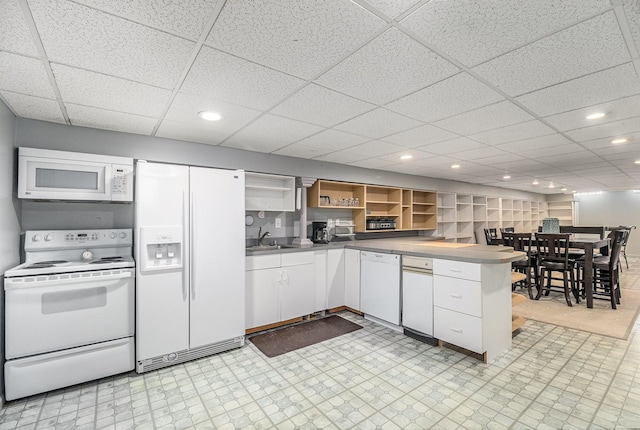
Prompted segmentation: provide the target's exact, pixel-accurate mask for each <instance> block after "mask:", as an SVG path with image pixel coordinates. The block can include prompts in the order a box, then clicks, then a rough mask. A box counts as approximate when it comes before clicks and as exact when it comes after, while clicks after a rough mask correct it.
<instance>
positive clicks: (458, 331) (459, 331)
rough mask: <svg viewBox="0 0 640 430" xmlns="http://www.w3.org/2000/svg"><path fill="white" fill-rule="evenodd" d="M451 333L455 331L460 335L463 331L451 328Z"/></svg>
mask: <svg viewBox="0 0 640 430" xmlns="http://www.w3.org/2000/svg"><path fill="white" fill-rule="evenodd" d="M451 331H455V332H456V333H460V334H462V329H460V328H453V327H452V328H451Z"/></svg>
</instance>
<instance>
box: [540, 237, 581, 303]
mask: <svg viewBox="0 0 640 430" xmlns="http://www.w3.org/2000/svg"><path fill="white" fill-rule="evenodd" d="M536 246H537V251H538V266H539V279H540V287H539V288H538V294H537V295H536V297H535V299H536V300H540V297H542V294H543V293H544V295H545V296H548V295H549V293H550V292H551V291H560V292H564V297H565V300H566V302H567V305H568V306H573V303H571V293H573V295H574V297H575V298H576V301H579V300H580V299H579V294H578V289H577V288H576V282H575V276H574V273H573V269H574V267H575V261H574V260H571V259H570V258H569V234H568V233H536ZM553 272H561V273H562V286H563V288H562V290H560V289H559V287H558V286H556V285H553V284H552V280H555V279H559V278H554V277H553V276H552V274H553ZM545 274H546V276H547V279H546V284H545ZM569 282H570V283H571V287H569Z"/></svg>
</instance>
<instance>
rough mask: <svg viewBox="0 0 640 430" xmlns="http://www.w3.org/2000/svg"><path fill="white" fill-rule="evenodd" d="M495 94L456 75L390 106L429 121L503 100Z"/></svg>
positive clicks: (485, 87)
mask: <svg viewBox="0 0 640 430" xmlns="http://www.w3.org/2000/svg"><path fill="white" fill-rule="evenodd" d="M503 99H504V97H502V96H501V95H500V94H498V93H497V92H495V91H493V90H492V89H491V88H489V87H488V86H486V85H485V84H483V83H482V82H480V81H478V80H477V79H475V78H474V77H472V76H471V75H469V74H467V73H464V72H463V73H458V74H457V75H455V76H452V77H450V78H448V79H445V80H443V81H440V82H438V83H435V84H433V85H431V86H429V87H427V88H424V89H422V90H419V91H416V92H415V93H412V94H409V95H408V96H405V97H403V98H401V99H399V100H396V101H394V102H391V103H389V104H388V105H387V106H386V107H387V108H388V109H391V110H393V111H395V112H398V113H401V114H404V115H407V116H410V117H412V118H416V119H419V120H421V121H425V122H432V121H436V120H439V119H442V118H446V117H449V116H452V115H457V114H460V113H463V112H467V111H470V110H473V109H477V108H479V107H482V106H486V105H488V104H492V103H495V102H497V101H500V100H503Z"/></svg>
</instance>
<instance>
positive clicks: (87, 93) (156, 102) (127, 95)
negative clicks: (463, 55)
mask: <svg viewBox="0 0 640 430" xmlns="http://www.w3.org/2000/svg"><path fill="white" fill-rule="evenodd" d="M51 69H52V70H53V75H54V76H55V79H56V83H57V85H58V89H59V90H60V95H61V96H62V100H64V101H65V103H73V104H79V105H84V106H91V107H95V108H100V109H107V110H113V111H119V112H126V113H133V114H136V115H143V116H151V117H156V118H158V117H160V115H161V114H162V111H163V109H164V107H165V106H166V104H167V102H168V101H169V97H171V91H169V90H165V89H163V88H158V87H154V86H151V85H144V84H139V83H137V82H133V81H127V80H125V79H121V78H115V77H113V76H108V75H103V74H100V73H95V72H89V71H86V70H82V69H76V68H75V67H68V66H62V65H60V64H52V65H51Z"/></svg>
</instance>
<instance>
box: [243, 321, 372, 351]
mask: <svg viewBox="0 0 640 430" xmlns="http://www.w3.org/2000/svg"><path fill="white" fill-rule="evenodd" d="M361 328H362V326H359V325H358V324H355V323H352V322H351V321H347V320H346V319H344V318H340V317H339V316H337V315H332V316H330V317H327V318H322V319H319V320H313V321H308V322H304V323H301V324H297V325H294V326H291V327H286V328H282V329H279V330H274V331H270V332H267V333H263V334H259V335H256V336H253V337H250V338H249V340H250V341H251V342H253V344H254V345H255V346H256V347H257V348H258V349H259V350H260V351H262V353H263V354H264V355H266V356H267V357H276V356H278V355H281V354H285V353H287V352H290V351H295V350H296V349H300V348H304V347H305V346H309V345H313V344H314V343H318V342H322V341H325V340H328V339H331V338H334V337H338V336H342V335H343V334H347V333H351V332H352V331H356V330H359V329H361Z"/></svg>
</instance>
